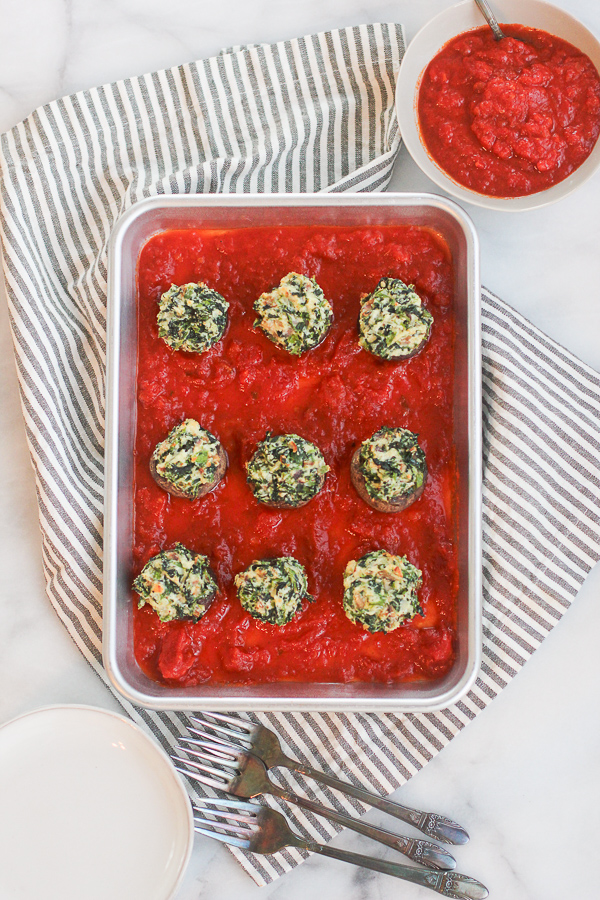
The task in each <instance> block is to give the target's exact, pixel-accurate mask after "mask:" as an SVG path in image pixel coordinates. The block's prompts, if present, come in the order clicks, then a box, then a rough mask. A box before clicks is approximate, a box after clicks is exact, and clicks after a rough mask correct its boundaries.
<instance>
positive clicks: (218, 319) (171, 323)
mask: <svg viewBox="0 0 600 900" xmlns="http://www.w3.org/2000/svg"><path fill="white" fill-rule="evenodd" d="M228 309H229V303H228V302H227V300H225V298H224V297H222V296H221V295H220V294H218V293H217V292H216V291H213V290H212V289H211V288H209V287H207V286H206V285H205V284H204V283H203V282H201V281H199V282H198V283H197V284H194V283H193V282H192V283H190V284H182V285H176V284H172V285H171V287H170V288H169V290H168V291H166V292H165V293H164V294H163V295H162V297H161V298H160V301H159V311H158V320H157V321H158V335H159V337H161V338H162V339H163V341H165V343H166V344H168V345H169V347H171V348H172V349H173V350H188V351H191V352H194V353H202V352H204V350H208V349H209V347H212V346H213V344H216V343H217V341H220V340H221V338H222V337H223V334H224V333H225V329H226V327H227V310H228Z"/></svg>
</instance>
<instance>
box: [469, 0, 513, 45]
mask: <svg viewBox="0 0 600 900" xmlns="http://www.w3.org/2000/svg"><path fill="white" fill-rule="evenodd" d="M475 3H476V4H477V6H478V7H479V9H480V11H481V12H482V13H483V16H484V17H485V21H486V22H487V23H488V25H489V26H490V28H491V29H492V32H493V33H494V37H495V38H496V40H497V41H500V40H502V38H503V37H506V35H505V34H504V32H503V31H502V29H501V28H500V26H499V25H498V20H497V19H496V16H495V15H494V13H493V12H492V10H491V7H490V5H489V3H488V2H487V0H475Z"/></svg>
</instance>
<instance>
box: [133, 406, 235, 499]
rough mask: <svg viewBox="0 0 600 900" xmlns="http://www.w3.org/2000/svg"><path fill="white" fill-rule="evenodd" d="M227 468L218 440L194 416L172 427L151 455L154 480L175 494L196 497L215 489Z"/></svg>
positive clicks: (176, 495) (225, 456)
mask: <svg viewBox="0 0 600 900" xmlns="http://www.w3.org/2000/svg"><path fill="white" fill-rule="evenodd" d="M226 469H227V453H226V452H225V450H224V448H223V446H222V444H221V442H220V441H219V440H217V438H216V437H215V436H214V435H212V434H211V433H210V431H206V429H204V428H201V427H200V425H199V424H198V422H197V421H196V420H195V419H186V420H185V421H184V422H182V423H181V424H180V425H176V426H175V428H173V429H171V431H170V432H169V434H168V435H167V437H166V438H165V439H164V441H161V442H160V444H158V445H157V446H156V448H155V450H154V453H153V454H152V457H151V458H150V472H151V474H152V477H153V478H154V480H155V481H156V483H157V484H158V485H159V486H160V487H161V488H162V489H163V490H164V491H168V493H169V494H173V495H174V496H175V497H185V498H187V499H188V500H197V499H198V497H203V496H204V495H205V494H208V493H209V492H210V491H212V490H214V488H215V487H216V486H217V484H218V483H219V481H220V480H221V479H222V478H223V475H224V474H225V471H226Z"/></svg>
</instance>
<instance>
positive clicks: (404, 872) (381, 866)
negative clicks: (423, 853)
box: [305, 841, 489, 900]
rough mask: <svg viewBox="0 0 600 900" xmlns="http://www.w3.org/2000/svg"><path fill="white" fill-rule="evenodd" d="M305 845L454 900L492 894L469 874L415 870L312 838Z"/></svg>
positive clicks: (481, 897)
mask: <svg viewBox="0 0 600 900" xmlns="http://www.w3.org/2000/svg"><path fill="white" fill-rule="evenodd" d="M305 846H306V849H307V850H312V851H313V852H314V853H320V854H321V856H330V857H332V858H333V859H339V860H341V861H342V862H348V863H352V864H353V865H355V866H363V868H365V869H373V870H374V871H375V872H383V873H384V874H385V875H394V876H395V877H396V878H402V879H403V881H412V882H413V884H420V885H421V886H422V887H427V888H430V890H432V891H437V892H438V894H442V895H443V896H444V897H453V898H455V900H484V898H485V897H487V896H488V894H489V891H488V889H487V888H486V886H485V885H484V884H482V883H481V882H480V881H477V880H476V879H475V878H470V877H469V876H468V875H460V874H459V873H458V872H436V871H434V870H433V869H413V868H412V866H403V865H401V864H400V863H394V862H388V861H387V860H385V859H374V858H372V857H370V856H363V855H362V854H360V853H351V852H350V851H348V850H339V849H338V848H337V847H330V846H326V845H324V844H316V843H313V842H312V841H306V843H305Z"/></svg>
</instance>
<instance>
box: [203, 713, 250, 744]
mask: <svg viewBox="0 0 600 900" xmlns="http://www.w3.org/2000/svg"><path fill="white" fill-rule="evenodd" d="M208 717H210V719H214V720H215V721H214V722H213V721H210V720H209V718H208ZM190 719H191V720H192V722H196V723H197V724H198V725H203V726H204V727H205V728H209V729H210V730H211V731H212V732H215V734H208V733H207V732H206V731H202V730H200V729H197V728H193V727H192V726H191V725H190V726H189V730H190V731H191V732H192V734H196V735H198V736H200V737H204V738H208V739H209V740H213V741H220V740H221V739H220V738H219V737H218V735H220V734H222V735H224V736H225V737H227V738H229V739H231V738H233V739H234V740H235V741H237V742H243V743H244V744H248V745H249V744H250V737H251V734H252V731H253V729H254V728H255V726H254V725H253V724H252V722H246V721H244V719H234V718H233V717H232V716H226V715H224V714H223V713H213V712H210V713H209V712H199V713H196V714H195V715H192V716H190ZM218 722H226V723H227V724H229V725H233V726H234V727H233V728H225V727H224V725H222V724H221V725H219V724H216V723H218Z"/></svg>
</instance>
